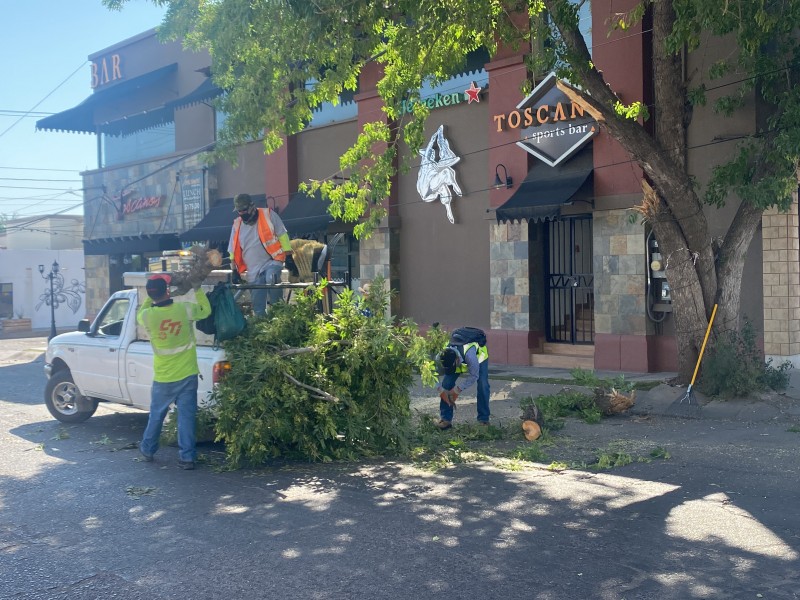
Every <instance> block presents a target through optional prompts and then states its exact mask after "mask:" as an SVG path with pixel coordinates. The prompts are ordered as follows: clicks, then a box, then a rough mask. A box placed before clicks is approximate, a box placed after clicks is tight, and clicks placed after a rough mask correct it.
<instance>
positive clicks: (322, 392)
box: [283, 372, 339, 402]
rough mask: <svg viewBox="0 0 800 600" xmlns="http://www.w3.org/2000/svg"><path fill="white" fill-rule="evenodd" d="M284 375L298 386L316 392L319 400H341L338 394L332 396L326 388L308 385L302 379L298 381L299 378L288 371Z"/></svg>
mask: <svg viewBox="0 0 800 600" xmlns="http://www.w3.org/2000/svg"><path fill="white" fill-rule="evenodd" d="M283 376H284V377H286V379H288V380H289V381H291V382H292V383H293V384H295V385H296V386H299V387H301V388H303V389H305V390H308V391H309V392H314V394H315V396H314V397H315V398H318V399H319V400H327V401H329V402H339V399H338V398H337V397H336V396H332V395H331V394H329V393H328V392H326V391H325V390H321V389H319V388H315V387H314V386H311V385H306V384H305V383H303V382H301V381H298V380H297V379H295V378H294V377H292V376H291V375H289V374H288V373H286V372H284V374H283Z"/></svg>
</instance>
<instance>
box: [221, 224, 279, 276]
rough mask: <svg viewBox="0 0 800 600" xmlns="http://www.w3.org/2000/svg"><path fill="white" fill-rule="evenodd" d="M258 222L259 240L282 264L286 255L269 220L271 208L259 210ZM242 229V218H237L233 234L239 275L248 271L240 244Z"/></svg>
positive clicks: (234, 259)
mask: <svg viewBox="0 0 800 600" xmlns="http://www.w3.org/2000/svg"><path fill="white" fill-rule="evenodd" d="M256 210H258V221H257V222H256V228H257V229H256V231H257V232H258V239H259V240H260V241H261V245H262V246H264V250H266V252H267V254H269V255H270V257H272V258H273V259H275V260H279V261H281V262H283V261H284V259H285V258H286V254H285V253H284V251H283V247H282V246H281V241H280V240H279V239H278V238H277V237H276V236H275V233H274V232H273V231H272V224H271V223H270V220H269V215H270V213H269V210H270V209H269V208H266V209H265V208H259V209H256ZM241 227H242V217H236V221H235V222H234V232H233V262H234V263H235V264H236V270H237V271H239V273H244V272H245V271H247V265H246V264H244V257H243V255H242V245H241V244H240V243H239V229H240V228H241Z"/></svg>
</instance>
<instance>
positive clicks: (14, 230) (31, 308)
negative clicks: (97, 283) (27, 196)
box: [0, 215, 86, 329]
mask: <svg viewBox="0 0 800 600" xmlns="http://www.w3.org/2000/svg"><path fill="white" fill-rule="evenodd" d="M4 225H5V230H4V231H2V232H0V321H2V320H5V319H30V320H31V327H32V328H33V329H46V328H48V327H50V324H51V320H52V317H53V314H52V313H51V308H50V307H51V299H52V305H53V307H54V309H55V311H54V313H55V323H56V326H57V327H58V328H59V329H62V328H65V327H75V326H77V324H78V321H80V320H81V319H83V318H84V317H85V315H86V279H85V275H84V272H85V271H84V258H83V244H82V239H83V217H82V216H75V215H48V216H39V217H29V218H24V219H11V220H8V221H6V222H5V224H4ZM54 263H57V265H58V267H57V269H58V271H57V272H56V271H55V269H54ZM51 273H53V276H52V284H53V285H52V293H51V286H50V283H51V282H50V274H51Z"/></svg>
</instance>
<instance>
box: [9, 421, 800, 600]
mask: <svg viewBox="0 0 800 600" xmlns="http://www.w3.org/2000/svg"><path fill="white" fill-rule="evenodd" d="M146 418H147V415H146V414H145V413H138V412H137V413H134V412H132V411H131V412H128V413H100V412H98V415H96V416H95V417H93V418H92V419H90V420H89V421H87V422H86V423H83V424H80V425H69V426H67V425H63V424H60V423H58V422H55V421H39V422H34V423H29V424H24V425H20V426H16V427H13V428H12V429H11V430H10V431H9V432H8V434H9V435H10V438H11V439H10V443H9V444H7V445H6V447H7V452H6V456H7V460H11V461H13V462H14V463H15V467H16V469H15V470H13V471H12V469H8V468H5V469H3V475H2V476H1V477H0V489H1V490H3V491H2V502H3V515H6V516H5V518H4V519H3V521H2V527H1V528H0V536H1V538H0V548H2V553H3V554H2V555H3V558H4V561H5V562H6V564H8V565H9V567H10V568H9V569H7V570H5V572H6V573H7V574H3V575H0V596H2V597H11V598H19V599H32V598H39V597H42V598H44V597H47V598H57V597H61V596H59V595H58V594H60V593H63V594H64V597H66V595H67V594H68V593H69V592H71V591H75V590H76V589H82V588H79V587H77V586H83V585H85V583H84V582H86V581H91V580H93V578H97V577H101V576H103V575H104V574H105V575H108V574H113V575H114V576H118V577H120V578H121V580H122V581H125V582H127V583H126V586H127V587H126V588H125V589H126V590H127V593H129V597H134V596H135V597H139V594H141V595H142V596H143V597H144V596H145V595H149V597H152V598H175V597H191V598H198V599H202V598H209V599H211V598H237V599H239V598H273V597H274V598H283V597H289V596H291V597H293V598H315V599H329V598H330V599H334V598H336V599H339V598H401V597H408V598H440V597H441V598H445V597H446V598H472V597H488V598H514V597H525V598H534V599H541V600H549V599H553V598H569V599H573V598H575V599H581V598H599V599H604V600H605V599H621V598H658V599H682V600H683V599H686V598H701V597H702V598H722V597H726V598H752V597H757V594H762V595H763V597H769V598H796V597H797V596H796V594H797V591H796V590H797V589H798V588H797V584H798V582H799V581H800V579H799V578H798V577H799V576H798V574H799V573H800V560H799V559H798V556H799V555H800V543H799V541H798V536H797V533H796V532H797V531H800V527H799V526H798V516H797V515H796V511H791V512H790V513H787V512H786V511H783V510H781V509H782V508H784V507H783V505H782V504H783V502H784V501H785V500H781V498H783V499H785V498H786V497H788V496H791V495H792V493H793V491H794V492H795V497H796V487H797V481H796V478H795V480H794V481H793V482H788V481H785V480H783V479H781V478H776V477H775V475H776V474H777V473H778V471H777V470H776V471H775V472H774V473H773V472H769V470H768V469H765V468H764V467H763V465H762V472H761V473H760V475H762V476H761V477H750V478H748V479H747V480H744V479H743V478H741V477H737V475H736V473H735V472H732V473H730V474H728V475H729V477H727V479H726V480H725V481H724V485H721V484H720V481H721V479H720V478H721V476H720V475H719V473H718V472H717V473H715V476H714V477H713V478H712V477H710V476H709V473H710V471H705V470H701V471H699V472H698V473H695V474H694V475H693V476H691V477H690V476H687V473H688V471H687V469H690V468H691V465H688V466H687V465H684V466H681V465H675V464H671V463H669V462H666V461H665V462H663V463H654V464H647V465H644V464H639V465H636V464H635V465H630V466H629V467H625V468H621V469H618V470H615V471H614V472H613V473H588V472H582V471H552V470H549V469H547V468H545V467H544V466H543V465H539V466H537V465H531V466H529V467H528V468H525V469H523V470H520V471H504V470H500V469H498V468H497V467H496V466H493V465H491V464H489V463H475V464H471V465H462V466H458V467H453V468H448V469H444V470H441V471H438V472H435V473H432V472H426V471H423V470H420V469H418V468H415V467H414V466H412V465H410V464H407V463H404V462H397V461H364V462H359V463H332V464H306V463H299V462H281V463H278V462H275V463H271V464H268V465H265V466H264V467H263V468H259V469H243V470H240V471H235V472H218V471H215V470H214V469H213V468H212V467H210V466H209V465H208V464H201V465H200V468H199V469H198V470H196V471H194V472H184V471H180V470H178V469H177V468H176V467H175V461H176V460H177V452H176V451H175V449H173V448H163V449H162V450H161V451H160V452H159V453H158V454H157V455H156V460H155V462H154V463H142V462H139V460H138V453H137V452H136V450H135V446H132V445H133V444H134V443H135V442H136V441H137V440H138V436H139V435H140V434H141V431H142V429H143V428H144V425H145V422H146ZM200 452H201V454H202V453H203V452H204V450H203V449H200ZM738 466H739V467H741V468H746V466H747V465H738ZM789 488H791V489H789ZM781 490H782V495H781V493H780V492H781ZM765 497H774V498H776V500H774V501H772V502H765ZM8 515H13V519H11V518H9V516H8ZM189 557H190V558H189ZM56 565H58V568H55V566H56ZM45 572H46V573H47V578H46V580H43V579H42V574H43V573H45ZM44 586H46V589H47V590H48V593H49V594H50V595H47V596H37V595H36V594H37V593H38V592H36V590H42V589H44Z"/></svg>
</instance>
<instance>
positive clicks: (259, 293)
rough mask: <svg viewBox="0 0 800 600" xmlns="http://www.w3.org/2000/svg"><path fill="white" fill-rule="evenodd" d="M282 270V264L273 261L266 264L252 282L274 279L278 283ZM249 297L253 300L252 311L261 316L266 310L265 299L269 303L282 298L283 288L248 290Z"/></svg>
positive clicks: (262, 283)
mask: <svg viewBox="0 0 800 600" xmlns="http://www.w3.org/2000/svg"><path fill="white" fill-rule="evenodd" d="M282 270H283V265H282V264H281V263H279V262H273V263H271V264H269V265H267V268H266V269H264V270H263V271H262V272H261V273H260V274H259V275H258V277H256V280H255V281H253V282H252V283H255V284H258V285H264V284H267V283H273V282H274V281H277V282H278V283H280V281H281V271H282ZM273 277H274V279H273ZM250 299H251V300H252V301H253V313H254V314H255V315H256V316H257V317H263V316H264V315H265V314H266V312H267V300H269V303H270V304H275V303H276V302H278V301H279V300H283V290H282V289H280V288H273V289H268V290H267V289H261V290H250Z"/></svg>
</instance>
